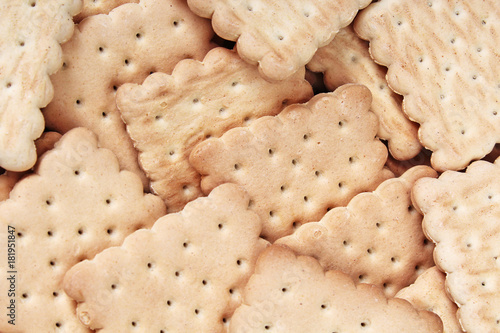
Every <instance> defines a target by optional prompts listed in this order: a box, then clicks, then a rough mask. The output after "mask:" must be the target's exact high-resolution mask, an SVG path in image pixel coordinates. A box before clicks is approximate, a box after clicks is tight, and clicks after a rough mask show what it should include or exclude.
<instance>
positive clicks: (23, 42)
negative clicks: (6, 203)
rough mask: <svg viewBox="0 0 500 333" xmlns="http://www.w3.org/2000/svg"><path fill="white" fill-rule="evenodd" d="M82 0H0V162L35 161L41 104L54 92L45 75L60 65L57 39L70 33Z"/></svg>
mask: <svg viewBox="0 0 500 333" xmlns="http://www.w3.org/2000/svg"><path fill="white" fill-rule="evenodd" d="M81 5H82V3H81V0H38V1H35V0H29V1H20V0H3V1H2V3H1V4H0V22H2V24H1V25H0V40H1V49H2V51H1V52H0V167H2V168H4V169H6V170H10V171H25V170H28V169H30V168H31V167H32V166H33V165H34V164H35V162H36V158H37V156H36V151H35V144H34V141H35V140H36V139H37V138H38V137H39V136H40V135H41V134H42V132H43V130H44V125H45V122H44V119H43V116H42V113H41V112H40V108H42V107H44V106H46V105H47V104H48V103H49V102H50V100H51V99H52V96H53V89H52V84H51V82H50V79H49V75H51V74H53V73H54V72H56V71H57V70H58V69H59V68H60V67H61V66H62V57H61V48H60V46H59V44H60V43H63V42H65V41H66V40H68V39H69V38H70V37H71V35H72V33H73V26H74V24H73V21H72V16H73V15H75V14H76V13H78V12H79V11H80V8H81Z"/></svg>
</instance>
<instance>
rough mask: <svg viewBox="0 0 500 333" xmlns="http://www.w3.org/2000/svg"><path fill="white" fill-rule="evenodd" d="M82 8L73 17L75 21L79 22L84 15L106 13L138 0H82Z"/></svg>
mask: <svg viewBox="0 0 500 333" xmlns="http://www.w3.org/2000/svg"><path fill="white" fill-rule="evenodd" d="M82 1H83V5H82V10H81V11H80V13H78V15H76V16H75V17H74V20H75V22H80V21H81V20H83V19H84V18H86V17H89V16H92V15H97V14H108V13H109V12H110V11H111V10H113V9H114V8H116V7H118V6H120V5H123V4H125V3H129V2H135V3H138V2H139V0H104V1H102V0H101V1H99V0H82Z"/></svg>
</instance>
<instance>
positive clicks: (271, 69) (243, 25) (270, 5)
mask: <svg viewBox="0 0 500 333" xmlns="http://www.w3.org/2000/svg"><path fill="white" fill-rule="evenodd" d="M370 2H371V0H355V1H352V0H320V1H311V0H300V1H297V0H293V1H291V0H289V1H282V2H281V3H277V2H271V1H262V0H254V1H243V2H239V3H237V4H235V3H233V2H231V1H228V0H188V5H189V7H190V8H191V9H192V10H193V12H195V13H196V14H198V15H200V16H202V17H206V18H211V19H212V26H213V28H214V30H215V32H216V33H217V34H218V35H219V36H221V37H222V38H225V39H227V40H231V41H236V42H237V43H236V46H237V50H238V54H239V55H240V56H241V57H242V58H243V59H245V60H246V61H248V62H250V63H252V64H257V63H258V65H259V70H260V71H261V73H262V74H263V75H264V76H265V77H267V78H269V79H272V80H282V79H285V78H287V77H288V76H290V75H292V74H293V73H294V72H296V71H297V70H299V69H300V68H301V67H302V66H304V65H305V64H306V63H307V62H309V60H311V58H312V56H313V55H314V52H316V50H317V49H318V47H321V46H324V45H326V44H328V43H329V42H330V41H331V40H332V39H333V38H334V36H335V34H336V33H337V31H338V30H339V29H340V28H343V27H345V26H347V25H349V23H351V21H352V20H353V18H354V16H355V15H356V13H357V12H358V10H359V9H362V8H364V7H366V6H368V4H369V3H370Z"/></svg>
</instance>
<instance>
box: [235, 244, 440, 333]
mask: <svg viewBox="0 0 500 333" xmlns="http://www.w3.org/2000/svg"><path fill="white" fill-rule="evenodd" d="M229 332H232V333H246V332H263V333H265V332H350V333H357V332H359V333H363V332H384V333H400V332H407V333H417V332H421V333H429V332H433V333H438V332H442V323H441V320H440V319H439V317H438V316H436V315H435V314H434V313H431V312H427V311H418V310H416V309H415V308H413V307H412V306H411V304H410V303H408V302H407V301H404V300H402V299H398V298H386V297H385V296H384V293H383V292H382V290H381V289H380V288H378V287H376V286H373V285H369V284H356V283H354V281H353V280H351V278H349V276H348V275H346V274H344V273H342V272H340V271H335V270H330V271H326V272H325V271H324V270H323V268H322V267H321V266H320V264H319V263H318V261H317V260H316V259H314V258H313V257H309V256H296V255H295V254H294V253H293V252H292V251H291V250H290V249H288V248H287V247H285V246H283V245H272V246H271V247H269V248H268V249H266V250H265V251H264V252H263V253H262V254H261V256H260V257H259V259H258V261H257V265H256V267H255V273H254V274H253V275H252V276H251V278H250V280H249V281H248V284H247V286H246V287H245V289H244V291H243V303H242V305H241V306H240V307H239V308H238V309H236V311H235V313H234V315H233V318H232V319H231V323H230V327H229Z"/></svg>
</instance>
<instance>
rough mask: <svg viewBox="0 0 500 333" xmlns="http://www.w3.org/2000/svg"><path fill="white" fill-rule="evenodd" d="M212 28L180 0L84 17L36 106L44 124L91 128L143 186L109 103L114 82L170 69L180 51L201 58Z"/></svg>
mask: <svg viewBox="0 0 500 333" xmlns="http://www.w3.org/2000/svg"><path fill="white" fill-rule="evenodd" d="M212 35H213V32H212V31H211V28H210V22H208V21H206V20H205V19H202V18H199V17H197V16H196V15H194V14H193V13H192V12H191V11H190V10H189V8H188V7H187V5H186V3H185V1H182V0H164V1H154V0H142V1H141V3H139V4H135V3H129V4H124V5H122V6H120V7H118V8H116V9H114V10H113V11H112V12H110V13H109V15H95V16H92V17H89V18H88V19H86V20H84V21H82V22H81V23H80V24H79V25H78V28H77V29H75V34H74V36H73V38H71V40H70V41H68V42H67V43H66V44H64V45H63V52H64V54H63V59H64V66H63V69H62V70H61V71H59V72H58V73H56V74H55V75H54V76H52V78H51V79H52V81H53V83H54V90H55V95H54V99H53V101H52V102H51V103H50V104H49V105H48V106H47V107H46V108H45V109H44V115H45V118H46V121H47V126H48V127H49V128H52V129H56V130H57V131H58V132H61V133H64V132H66V131H68V130H70V129H71V128H74V127H78V126H81V127H86V128H89V129H91V130H92V131H93V132H95V133H96V134H97V136H98V138H99V142H100V143H101V144H102V146H103V147H105V148H108V149H110V150H112V151H113V152H114V153H115V154H116V155H117V157H118V160H119V161H120V167H121V168H122V169H126V170H130V171H133V172H135V173H136V174H138V175H140V176H141V177H142V181H143V184H144V186H145V188H147V186H148V180H147V179H146V177H145V175H144V173H143V171H142V170H141V168H140V167H139V163H138V161H137V151H136V150H135V149H134V147H133V144H132V141H131V140H130V137H129V136H128V134H127V131H126V129H125V124H124V123H123V121H122V119H121V118H120V113H119V112H118V109H117V108H116V103H115V94H116V89H118V87H119V86H120V85H121V84H123V83H126V82H134V83H142V82H143V80H144V79H145V78H146V77H147V76H148V75H149V74H150V73H151V72H156V71H161V72H165V73H170V72H171V71H172V69H173V68H174V66H175V64H176V63H177V62H178V61H179V60H181V59H185V58H194V59H203V57H204V55H205V54H206V52H208V50H209V49H210V48H211V47H212V45H211V44H210V39H211V37H212Z"/></svg>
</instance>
